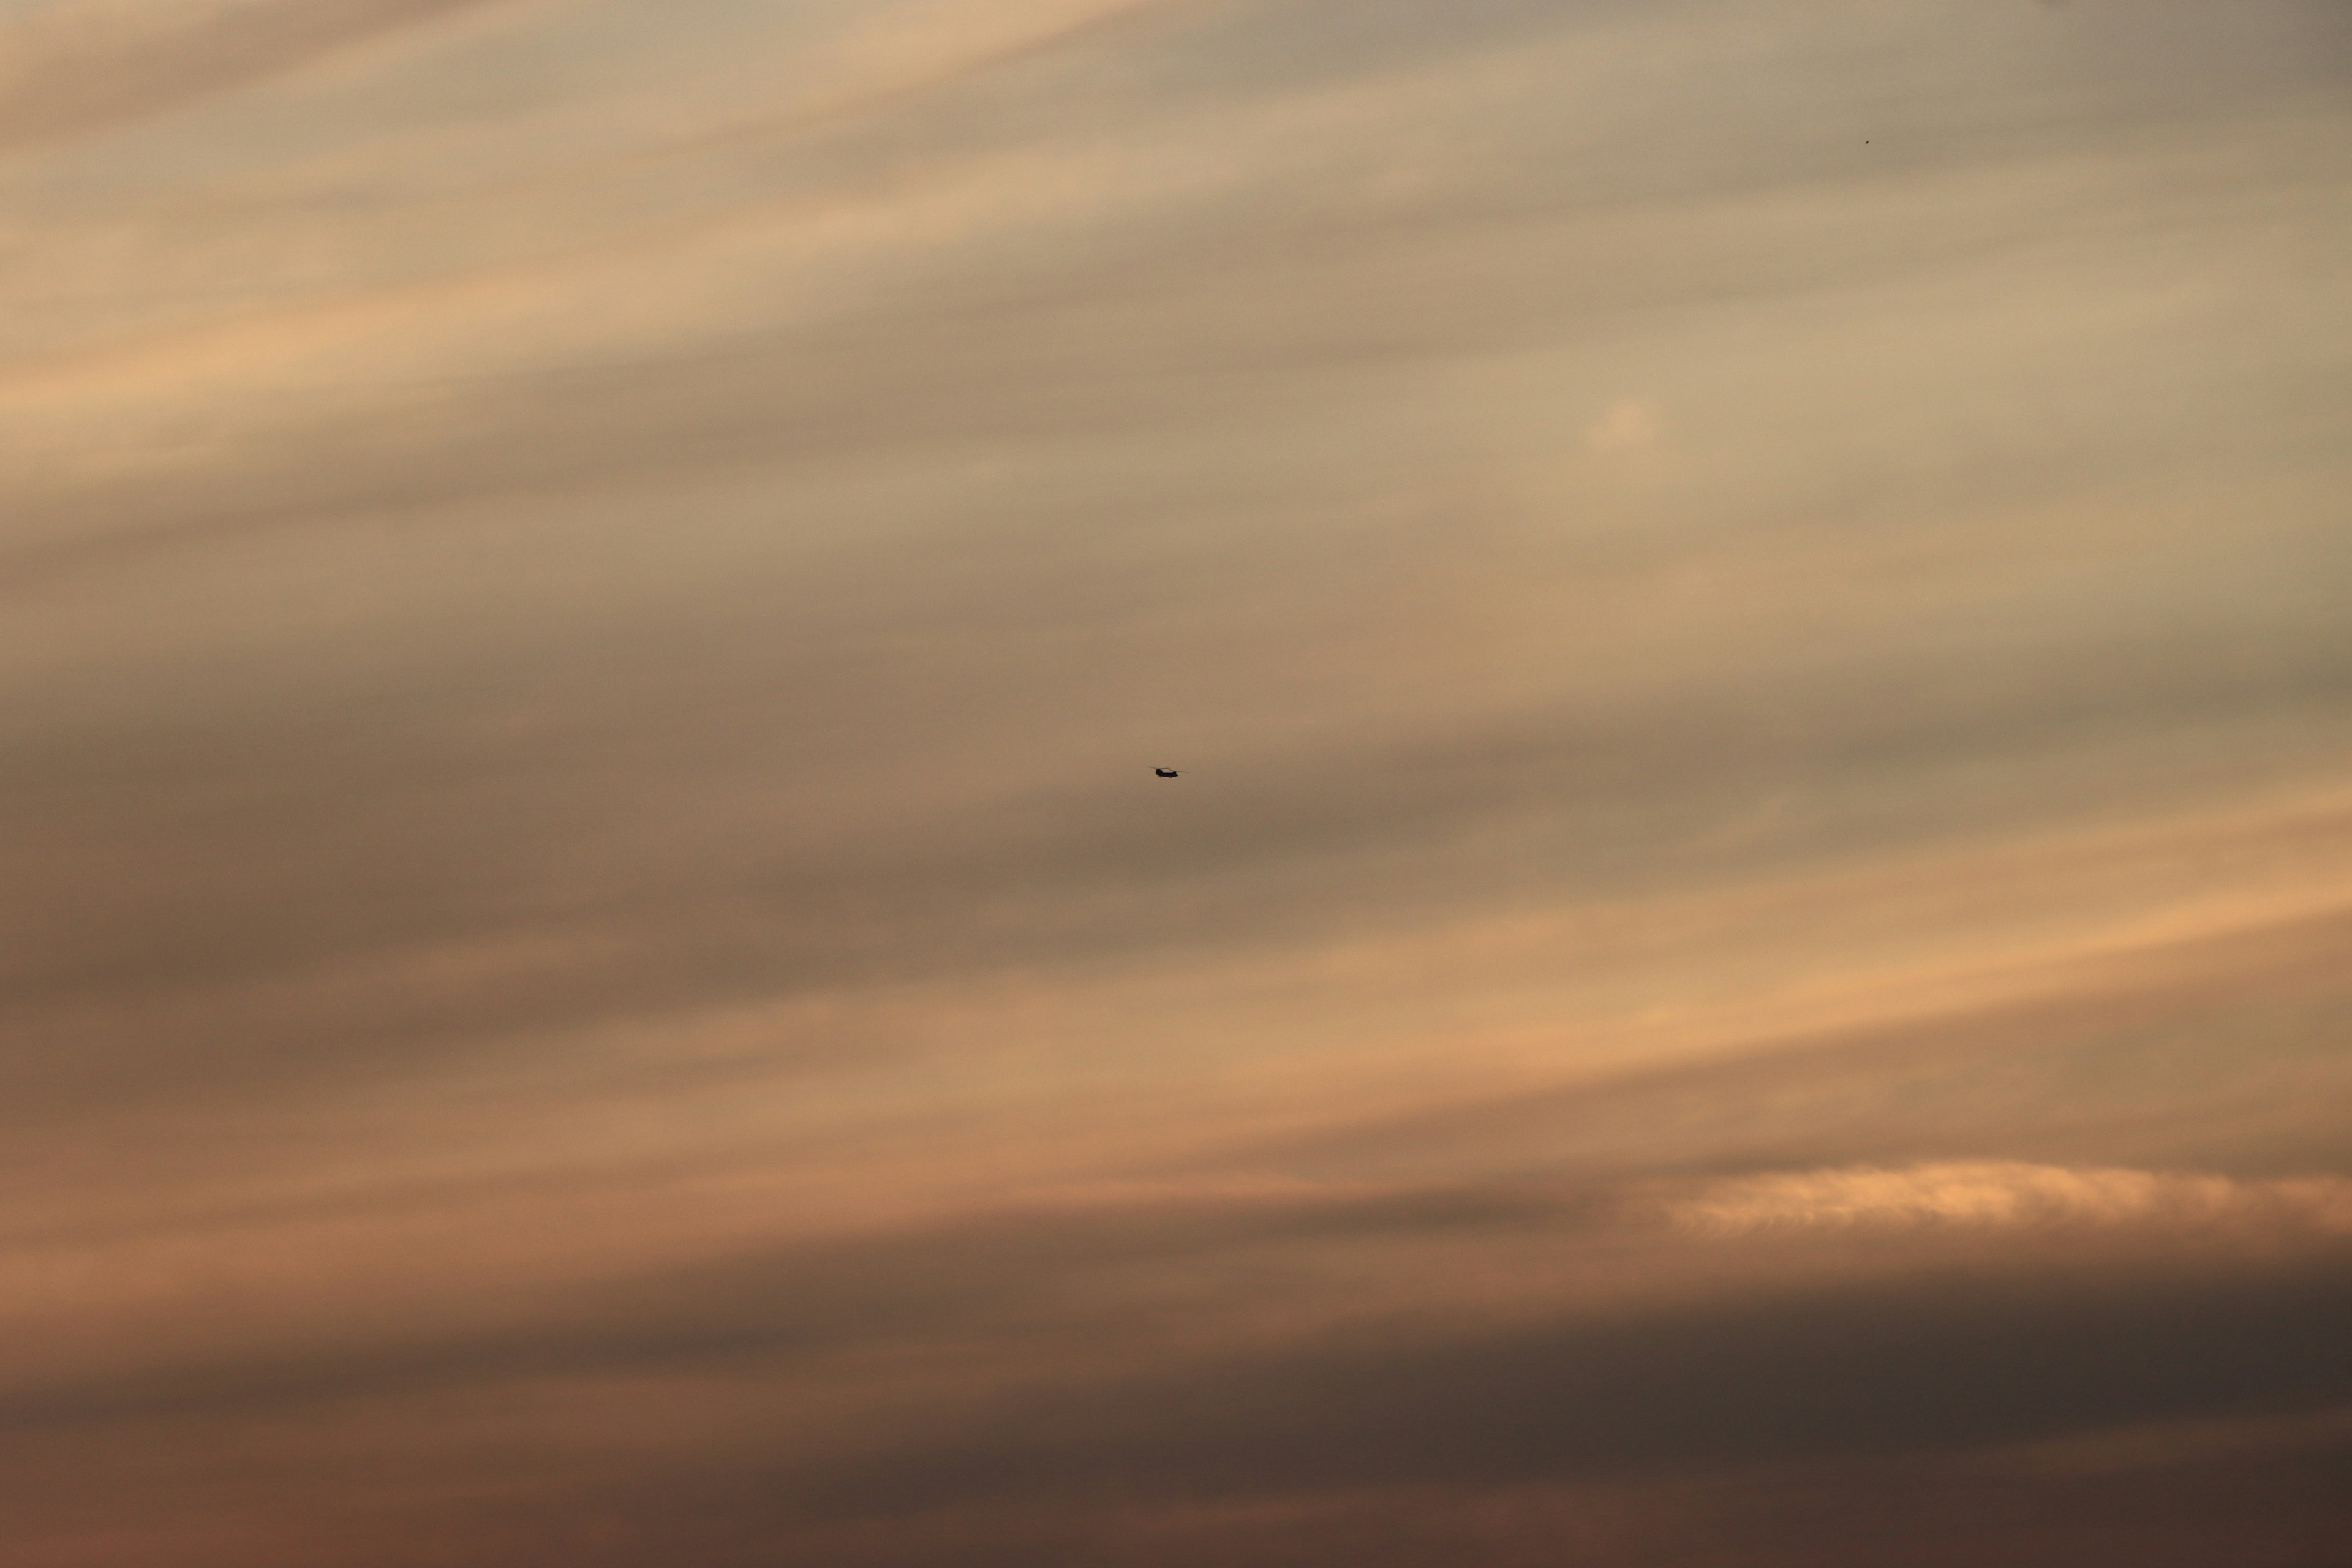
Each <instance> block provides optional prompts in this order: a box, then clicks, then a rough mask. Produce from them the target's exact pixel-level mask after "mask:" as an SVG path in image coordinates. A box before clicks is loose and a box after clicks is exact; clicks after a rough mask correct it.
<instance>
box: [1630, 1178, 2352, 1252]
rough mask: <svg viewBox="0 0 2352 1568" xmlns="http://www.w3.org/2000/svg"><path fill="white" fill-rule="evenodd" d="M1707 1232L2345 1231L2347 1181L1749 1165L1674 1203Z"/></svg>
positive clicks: (2348, 1228)
mask: <svg viewBox="0 0 2352 1568" xmlns="http://www.w3.org/2000/svg"><path fill="white" fill-rule="evenodd" d="M1674 1215H1675V1222H1676V1223H1677V1224H1679V1225H1682V1226H1685V1227H1687V1228H1690V1229H1693V1230H1697V1231H1702V1232H1705V1233H1707V1234H1711V1235H1742V1234H1748V1233H1752V1232H1757V1231H1775V1230H1806V1229H1853V1228H1864V1227H1885V1228H1897V1227H1904V1228H1907V1227H1917V1226H1961V1227H1970V1228H1975V1227H1984V1228H2011V1227H2016V1228H2025V1227H2039V1226H2075V1225H2093V1226H2119V1225H2143V1224H2152V1225H2177V1226H2201V1225H2226V1224H2233V1223H2252V1222H2271V1223H2284V1224H2288V1225H2296V1226H2309V1227H2312V1228H2314V1229H2317V1230H2320V1231H2324V1232H2330V1233H2352V1181H2345V1180H2343V1179H2340V1178H2337V1177H2332V1176H2326V1177H2310V1178H2305V1179H2301V1180H2282V1181H2267V1182H2242V1181H2233V1180H2231V1179H2230V1178H2229V1177H2226V1176H2213V1175H2199V1174H2193V1173H2189V1174H2183V1173H2166V1172H2155V1171H2128V1170H2075V1169H2068V1168H2066V1167H2063V1166H2056V1165H2029V1164H2022V1163H2016V1162H2009V1161H1951V1162H1943V1163H1934V1164H1923V1165H1913V1166H1909V1167H1907V1168H1905V1169H1901V1170H1881V1169H1877V1168H1874V1167H1872V1166H1867V1165H1863V1166H1853V1167H1850V1168H1847V1169H1843V1170H1832V1171H1807V1172H1800V1173H1787V1174H1777V1175H1764V1176H1748V1177H1743V1178H1741V1179H1739V1180H1738V1181H1732V1182H1726V1183H1723V1184H1719V1185H1717V1186H1716V1187H1714V1188H1712V1189H1710V1190H1709V1191H1708V1192H1707V1193H1706V1194H1705V1195H1704V1196H1701V1197H1696V1198H1692V1199H1688V1200H1685V1201H1684V1202H1682V1203H1679V1204H1677V1205H1675V1209H1674Z"/></svg>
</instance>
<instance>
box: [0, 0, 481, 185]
mask: <svg viewBox="0 0 2352 1568" xmlns="http://www.w3.org/2000/svg"><path fill="white" fill-rule="evenodd" d="M503 3H506V0H187V3H170V0H68V3H67V4H63V5H56V6H53V7H52V8H50V9H48V10H46V11H43V12H40V13H38V14H37V15H36V16H32V17H31V18H29V19H26V20H24V21H20V22H17V23H16V24H15V25H14V26H8V27H5V28H0V152H5V151H7V150H9V149H11V148H16V147H24V146H27V145H31V144H34V143H37V142H48V141H54V140H58V139H60V138H65V137H70V136H77V135H86V134H88V133H89V132H96V131H102V130H106V129H108V128H110V127H112V126H115V125H120V124H123V123H125V122H127V121H134V120H139V119H142V118H144V117H146V116H148V115H152V114H159V113H162V112H163V111H164V110H169V109H172V108H174V107H176V106H178V105H180V104H183V103H186V102H190V101H192V100H197V99H201V98H205V97H208V96H210V95H212V94H214V93H218V92H226V91H228V90H230V89H235V88H238V87H243V86H246V85H247V84H248V83H251V82H255V81H260V80H264V79H268V78H269V77H272V76H276V75H278V74H279V73H281V72H284V71H289V70H293V69H297V68H300V67H302V66H304V65H307V64H309V63H310V62H311V61H313V60H315V59H318V58H321V57H323V56H326V55H328V54H331V53H332V52H334V51H336V50H338V49H341V48H346V47H350V46H352V45H353V44H357V43H361V42H362V41H364V40H366V39H368V38H371V37H378V36H381V35H383V34H385V33H390V32H394V31H397V30H399V29H402V28H405V27H412V26H418V25H420V24H423V23H425V22H430V21H433V20H436V19H437V18H440V17H442V16H453V15H455V14H457V13H458V12H461V11H467V10H471V9H475V8H478V7H481V6H485V5H497V4H503Z"/></svg>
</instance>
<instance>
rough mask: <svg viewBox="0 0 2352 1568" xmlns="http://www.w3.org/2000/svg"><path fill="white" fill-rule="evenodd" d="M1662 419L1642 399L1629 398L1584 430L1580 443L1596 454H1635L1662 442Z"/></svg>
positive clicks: (1664, 428)
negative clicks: (1582, 442)
mask: <svg viewBox="0 0 2352 1568" xmlns="http://www.w3.org/2000/svg"><path fill="white" fill-rule="evenodd" d="M1665 431H1666V426H1665V418H1664V416H1663V415H1661V414H1660V413H1659V412H1658V405H1656V404H1654V403H1652V402H1650V401H1649V400H1648V399H1646V398H1639V397H1629V398H1625V399H1623V400H1622V401H1621V402H1617V403H1613V404H1612V405H1610V406H1609V411H1608V412H1607V413H1606V414H1603V415H1602V416H1601V417H1600V418H1599V419H1597V420H1595V421H1594V422H1593V423H1592V424H1591V425H1590V426H1586V427H1585V431H1584V443H1585V445H1586V446H1588V447H1591V448H1592V449H1593V450H1594V451H1596V452H1638V451H1643V450H1646V449H1648V448H1649V447H1654V446H1656V445H1657V444H1658V443H1659V441H1660V440H1662V439H1664V436H1665Z"/></svg>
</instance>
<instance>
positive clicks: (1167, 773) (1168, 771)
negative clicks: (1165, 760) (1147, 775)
mask: <svg viewBox="0 0 2352 1568" xmlns="http://www.w3.org/2000/svg"><path fill="white" fill-rule="evenodd" d="M1151 772H1152V773H1153V775H1154V776H1156V777H1159V778H1163V779H1172V778H1177V777H1180V776H1181V775H1180V774H1179V773H1177V772H1176V770H1175V769H1174V768H1154V769H1152V770H1151Z"/></svg>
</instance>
